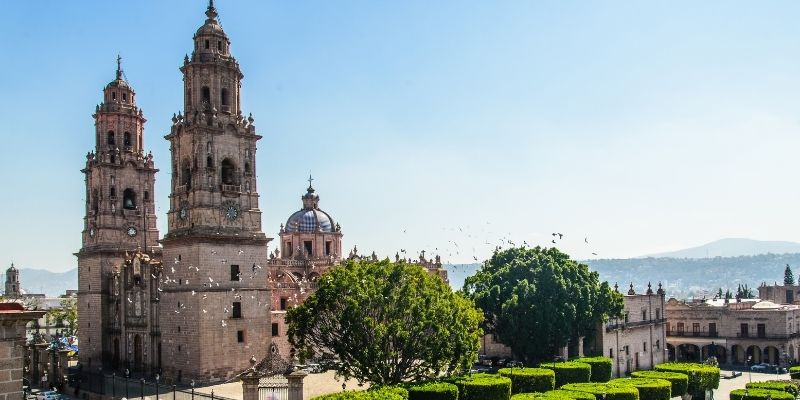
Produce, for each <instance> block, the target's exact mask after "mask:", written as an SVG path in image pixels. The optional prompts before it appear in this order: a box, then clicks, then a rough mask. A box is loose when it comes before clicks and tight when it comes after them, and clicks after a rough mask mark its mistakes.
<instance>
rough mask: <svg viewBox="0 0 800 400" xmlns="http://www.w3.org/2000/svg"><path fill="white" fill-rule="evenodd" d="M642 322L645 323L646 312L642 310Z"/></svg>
mask: <svg viewBox="0 0 800 400" xmlns="http://www.w3.org/2000/svg"><path fill="white" fill-rule="evenodd" d="M642 321H647V310H642Z"/></svg>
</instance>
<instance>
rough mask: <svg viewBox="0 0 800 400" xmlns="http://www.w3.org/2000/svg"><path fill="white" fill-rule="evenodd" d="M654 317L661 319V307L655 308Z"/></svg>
mask: <svg viewBox="0 0 800 400" xmlns="http://www.w3.org/2000/svg"><path fill="white" fill-rule="evenodd" d="M656 319H661V309H660V308H656Z"/></svg>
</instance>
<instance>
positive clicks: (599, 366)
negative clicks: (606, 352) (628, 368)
mask: <svg viewBox="0 0 800 400" xmlns="http://www.w3.org/2000/svg"><path fill="white" fill-rule="evenodd" d="M572 361H577V362H582V363H586V364H589V365H590V366H591V367H592V382H608V381H609V380H610V379H611V367H612V365H613V363H612V360H611V358H610V357H579V358H576V359H574V360H572Z"/></svg>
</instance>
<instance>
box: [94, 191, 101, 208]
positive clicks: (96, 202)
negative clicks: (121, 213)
mask: <svg viewBox="0 0 800 400" xmlns="http://www.w3.org/2000/svg"><path fill="white" fill-rule="evenodd" d="M92 209H93V210H94V212H98V211H99V210H100V195H99V193H97V189H95V190H94V191H93V192H92Z"/></svg>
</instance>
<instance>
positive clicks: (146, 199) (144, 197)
mask: <svg viewBox="0 0 800 400" xmlns="http://www.w3.org/2000/svg"><path fill="white" fill-rule="evenodd" d="M142 200H144V202H145V203H146V202H148V201H150V192H148V191H147V190H145V191H144V196H142Z"/></svg>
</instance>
